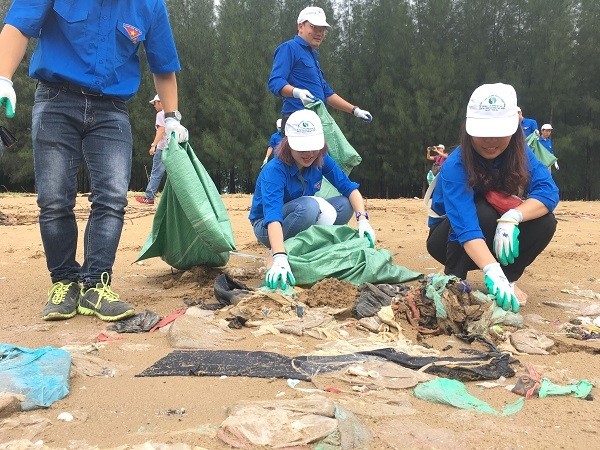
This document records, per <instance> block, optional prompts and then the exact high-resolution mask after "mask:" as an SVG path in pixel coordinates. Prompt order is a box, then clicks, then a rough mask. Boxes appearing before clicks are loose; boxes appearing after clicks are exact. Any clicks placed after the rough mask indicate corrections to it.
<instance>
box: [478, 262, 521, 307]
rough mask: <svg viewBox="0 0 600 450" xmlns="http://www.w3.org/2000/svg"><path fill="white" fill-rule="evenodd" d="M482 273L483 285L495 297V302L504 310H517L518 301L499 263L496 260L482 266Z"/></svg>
mask: <svg viewBox="0 0 600 450" xmlns="http://www.w3.org/2000/svg"><path fill="white" fill-rule="evenodd" d="M483 273H484V274H485V277H484V280H485V285H486V287H487V289H488V292H489V293H490V294H492V295H493V296H494V297H496V304H497V305H498V306H500V307H501V308H502V309H503V310H504V311H508V310H511V311H512V312H514V313H516V312H519V301H518V300H517V297H516V296H515V291H514V288H513V286H512V285H511V284H510V283H509V281H508V278H506V275H504V271H503V270H502V268H501V267H500V264H499V263H497V262H495V263H490V264H488V265H487V266H485V267H484V268H483Z"/></svg>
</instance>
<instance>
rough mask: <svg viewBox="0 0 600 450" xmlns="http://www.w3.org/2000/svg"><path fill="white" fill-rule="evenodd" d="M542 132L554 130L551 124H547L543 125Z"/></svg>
mask: <svg viewBox="0 0 600 450" xmlns="http://www.w3.org/2000/svg"><path fill="white" fill-rule="evenodd" d="M542 130H552V125H550V124H549V123H545V124H544V125H542Z"/></svg>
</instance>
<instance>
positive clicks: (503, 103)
mask: <svg viewBox="0 0 600 450" xmlns="http://www.w3.org/2000/svg"><path fill="white" fill-rule="evenodd" d="M518 109H519V107H518V106H517V93H516V92H515V88H513V87H512V86H511V85H509V84H503V83H495V84H483V85H481V86H479V87H478V88H477V89H475V91H474V92H473V94H472V95H471V98H470V99H469V104H468V105H467V122H466V131H467V133H468V134H469V135H471V136H475V137H501V136H512V135H513V134H514V133H515V132H516V131H517V128H519V115H518Z"/></svg>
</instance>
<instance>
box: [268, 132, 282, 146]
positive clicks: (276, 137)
mask: <svg viewBox="0 0 600 450" xmlns="http://www.w3.org/2000/svg"><path fill="white" fill-rule="evenodd" d="M282 139H283V136H282V134H281V133H280V132H279V131H276V132H275V133H273V134H272V135H271V139H269V147H271V148H272V149H273V150H275V147H277V146H278V145H279V143H280V142H281V140H282Z"/></svg>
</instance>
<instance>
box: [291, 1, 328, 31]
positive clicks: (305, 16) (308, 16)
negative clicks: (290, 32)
mask: <svg viewBox="0 0 600 450" xmlns="http://www.w3.org/2000/svg"><path fill="white" fill-rule="evenodd" d="M306 21H308V22H310V23H312V24H313V25H314V26H316V27H327V28H331V25H329V24H328V23H327V18H326V17H325V11H323V9H322V8H319V7H318V6H308V7H306V8H304V9H303V10H302V11H300V14H298V23H299V24H300V23H304V22H306Z"/></svg>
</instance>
